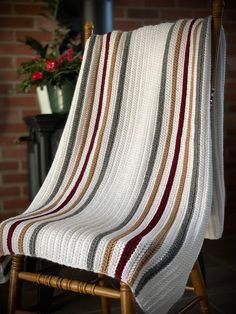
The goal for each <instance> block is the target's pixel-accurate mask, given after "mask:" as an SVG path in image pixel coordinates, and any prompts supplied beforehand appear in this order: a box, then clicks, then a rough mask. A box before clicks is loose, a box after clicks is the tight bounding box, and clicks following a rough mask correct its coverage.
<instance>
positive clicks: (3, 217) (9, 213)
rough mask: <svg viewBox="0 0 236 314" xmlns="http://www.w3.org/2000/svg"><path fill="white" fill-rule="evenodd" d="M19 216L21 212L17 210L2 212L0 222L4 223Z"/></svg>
mask: <svg viewBox="0 0 236 314" xmlns="http://www.w3.org/2000/svg"><path fill="white" fill-rule="evenodd" d="M18 214H19V212H18V211H16V210H11V211H4V212H0V221H4V220H6V219H8V218H10V217H14V216H16V215H18Z"/></svg>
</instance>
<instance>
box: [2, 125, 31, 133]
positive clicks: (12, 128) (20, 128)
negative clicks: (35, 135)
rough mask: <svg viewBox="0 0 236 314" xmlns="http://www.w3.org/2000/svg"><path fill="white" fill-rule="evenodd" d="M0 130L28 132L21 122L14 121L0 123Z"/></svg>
mask: <svg viewBox="0 0 236 314" xmlns="http://www.w3.org/2000/svg"><path fill="white" fill-rule="evenodd" d="M0 132H8V133H23V132H28V129H27V127H26V125H25V124H23V123H21V124H20V123H18V124H17V123H14V124H6V125H0Z"/></svg>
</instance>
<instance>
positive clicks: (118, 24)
mask: <svg viewBox="0 0 236 314" xmlns="http://www.w3.org/2000/svg"><path fill="white" fill-rule="evenodd" d="M114 26H115V29H118V30H123V31H128V30H132V29H136V28H138V27H140V26H142V22H141V21H131V20H125V21H123V20H115V21H114Z"/></svg>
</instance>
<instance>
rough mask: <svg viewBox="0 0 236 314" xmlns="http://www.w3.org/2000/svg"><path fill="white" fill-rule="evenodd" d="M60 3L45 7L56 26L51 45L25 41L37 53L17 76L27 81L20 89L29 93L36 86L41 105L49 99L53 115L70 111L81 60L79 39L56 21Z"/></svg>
mask: <svg viewBox="0 0 236 314" xmlns="http://www.w3.org/2000/svg"><path fill="white" fill-rule="evenodd" d="M58 4H59V1H57V0H53V1H49V2H48V6H47V7H46V10H47V11H48V12H49V14H47V15H46V16H47V18H49V19H50V20H53V22H54V25H55V28H54V31H53V36H52V40H51V42H49V43H47V44H46V45H42V44H41V43H40V42H39V41H38V40H36V39H34V38H32V37H27V38H26V40H25V41H24V43H25V44H26V45H28V46H30V47H31V48H32V49H33V50H34V52H35V57H33V58H32V59H31V60H29V61H26V62H23V63H21V65H20V67H19V69H18V74H19V75H23V76H24V78H23V80H22V81H21V83H20V84H19V89H20V90H21V91H23V92H28V91H30V90H31V89H32V88H33V87H34V86H35V87H36V90H37V94H38V97H39V103H40V105H45V104H46V105H47V102H48V100H49V102H50V106H51V110H52V112H68V111H69V107H70V104H71V100H72V96H73V92H74V88H75V84H76V80H77V77H78V74H79V71H80V66H81V62H82V57H81V53H80V36H79V35H78V34H77V33H74V32H72V31H71V30H69V29H68V28H67V27H65V26H64V25H61V24H60V22H58V21H57V20H56V18H55V17H56V12H57V9H58ZM40 97H42V98H43V99H41V100H40ZM41 111H42V113H46V112H45V111H43V110H41Z"/></svg>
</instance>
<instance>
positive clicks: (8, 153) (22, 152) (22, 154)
mask: <svg viewBox="0 0 236 314" xmlns="http://www.w3.org/2000/svg"><path fill="white" fill-rule="evenodd" d="M15 145H16V144H15ZM23 145H25V144H22V145H21V146H20V147H16V148H15V147H14V148H10V147H9V148H2V157H3V158H10V159H14V160H18V159H23V158H26V156H27V152H26V149H25V148H24V147H23Z"/></svg>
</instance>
